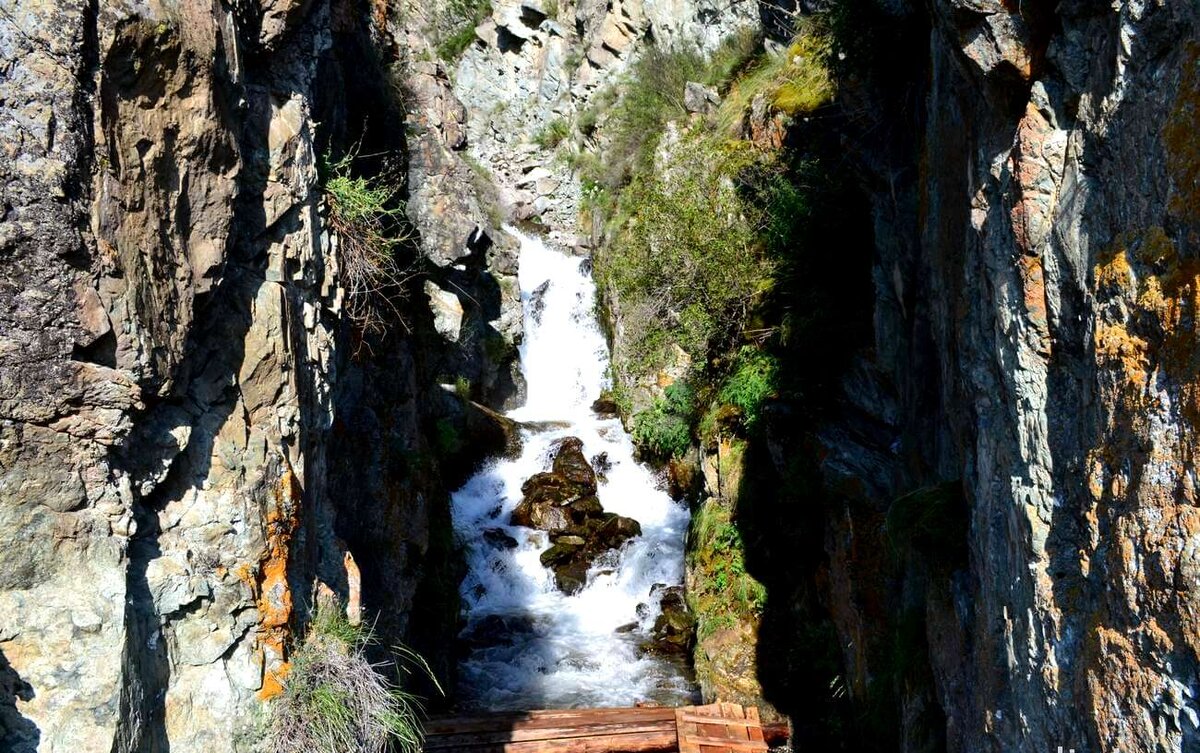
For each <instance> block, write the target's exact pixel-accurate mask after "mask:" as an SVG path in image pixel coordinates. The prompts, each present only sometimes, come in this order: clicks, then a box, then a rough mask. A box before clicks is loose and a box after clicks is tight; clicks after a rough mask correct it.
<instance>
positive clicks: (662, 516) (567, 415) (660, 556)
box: [453, 232, 695, 710]
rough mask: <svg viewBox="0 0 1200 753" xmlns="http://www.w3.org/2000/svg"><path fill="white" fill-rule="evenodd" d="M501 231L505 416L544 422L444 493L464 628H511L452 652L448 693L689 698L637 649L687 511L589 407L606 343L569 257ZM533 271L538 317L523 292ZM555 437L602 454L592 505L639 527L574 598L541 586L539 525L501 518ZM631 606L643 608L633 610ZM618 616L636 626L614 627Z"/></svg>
mask: <svg viewBox="0 0 1200 753" xmlns="http://www.w3.org/2000/svg"><path fill="white" fill-rule="evenodd" d="M514 235H516V236H517V237H518V238H519V239H520V241H521V254H520V272H519V280H520V285H521V298H522V303H523V305H524V313H525V340H524V343H523V345H522V347H521V369H522V372H523V373H524V375H525V380H526V383H527V385H528V395H529V397H528V400H527V402H526V404H525V405H524V406H523V407H521V408H519V409H517V410H514V411H512V412H510V413H509V414H508V415H509V417H510V418H513V419H514V420H517V421H521V422H553V428H550V429H547V430H541V431H531V430H526V431H524V432H523V435H524V448H523V451H522V453H521V456H520V458H518V459H516V460H498V461H495V462H493V463H492V464H490V465H489V466H487V467H485V468H484V469H483V470H482V471H480V472H479V473H478V474H477V475H476V476H474V477H473V478H472V479H470V480H469V481H468V482H467V483H466V484H465V485H464V486H463V488H462V489H460V490H459V491H458V492H456V493H455V494H454V496H453V506H454V526H455V529H456V531H457V533H458V535H459V537H460V538H461V540H463V541H464V542H465V543H466V545H467V548H468V551H467V561H468V565H469V568H470V571H469V574H468V575H467V577H466V579H465V580H464V582H463V584H462V596H463V602H464V605H465V609H466V614H467V618H468V625H467V627H466V629H465V631H464V635H468V636H469V635H471V634H472V631H473V630H475V629H476V627H477V626H478V624H479V623H480V621H481V620H485V619H486V618H488V617H490V616H493V615H498V616H501V617H504V618H506V621H507V622H508V624H509V625H511V626H516V629H513V630H510V631H508V632H507V633H506V637H505V638H504V640H503V641H502V642H503V643H505V644H508V645H488V646H484V647H480V648H475V649H474V650H473V651H472V652H471V653H470V655H469V656H467V657H466V658H465V659H464V660H463V661H462V662H461V663H460V678H459V679H460V691H461V696H462V703H463V705H464V706H466V707H468V708H476V709H493V710H506V709H530V708H571V707H587V706H632V705H633V704H634V703H636V702H638V701H645V700H653V701H658V702H660V703H666V704H672V705H677V704H684V703H687V702H691V701H692V700H694V692H695V691H694V688H693V687H692V685H691V683H690V682H689V681H688V680H687V678H686V677H685V675H684V670H683V669H682V668H681V667H679V666H677V665H676V664H674V663H672V662H670V661H667V660H663V659H660V658H655V657H648V656H641V654H640V652H639V650H638V644H639V643H641V642H643V641H645V640H647V639H648V638H649V636H650V631H651V628H652V627H653V625H654V619H655V617H656V616H657V615H658V614H659V607H658V599H657V595H656V596H655V597H652V596H651V593H650V591H651V587H652V586H654V585H655V584H659V583H663V584H668V585H675V584H679V583H681V582H682V581H683V539H684V532H685V531H686V529H687V524H688V513H687V510H686V509H685V508H684V507H683V506H681V505H679V504H677V503H675V502H673V501H672V500H671V499H670V497H668V496H667V494H666V493H665V492H663V491H660V490H659V489H657V488H656V485H655V481H654V478H653V477H652V475H651V473H650V471H649V470H648V469H646V468H645V467H644V466H642V465H639V464H638V463H636V462H635V461H634V459H633V444H632V441H631V440H630V438H629V436H628V435H627V434H626V433H625V431H624V430H623V429H622V427H621V424H620V422H619V421H618V420H616V419H600V418H597V417H596V416H595V415H594V414H593V413H592V411H591V404H592V402H593V401H594V400H595V399H596V398H597V397H599V395H600V391H601V390H602V389H603V388H604V387H605V386H606V379H607V377H606V373H607V368H608V358H609V354H608V347H607V345H606V343H605V340H604V336H603V335H602V333H601V331H600V327H599V325H598V324H597V322H596V317H595V311H594V309H595V295H596V291H595V286H594V284H593V282H592V279H591V275H590V273H589V270H588V269H587V268H586V267H585V266H584V264H583V260H582V259H580V258H579V257H573V256H568V255H566V254H563V253H561V252H559V251H557V250H554V249H551V248H548V247H547V246H546V245H545V244H544V243H543V242H542V241H541V240H540V239H538V238H534V237H527V236H524V235H522V234H520V233H515V232H514ZM546 282H549V287H548V288H547V289H546V290H545V291H544V293H543V294H542V295H541V296H540V298H541V301H542V303H541V310H540V314H538V313H537V311H536V310H537V306H535V305H534V304H535V300H536V299H537V298H538V297H539V296H538V295H537V294H535V291H537V290H538V288H539V287H540V286H542V285H543V284H545V283H546ZM568 436H575V437H579V438H580V439H581V440H583V444H584V453H585V454H586V455H587V457H588V458H589V459H591V458H594V457H595V456H596V455H598V454H600V453H608V458H609V461H610V462H611V463H612V468H611V470H609V471H608V472H607V477H608V480H607V482H603V481H602V482H601V483H600V489H599V494H598V496H599V498H600V502H601V504H603V506H604V509H605V511H607V512H615V513H618V514H620V515H626V516H628V517H631V518H634V519H635V520H637V521H638V522H639V523H641V525H642V535H641V537H639V538H635V539H633V540H631V541H630V542H628V543H627V544H626V545H625V546H624V547H623V548H622V549H621V550H620V551H619V552H616V553H613V554H612V555H611V556H609V557H606V558H602V559H601V560H599V561H597V563H596V564H595V565H594V566H593V567H592V569H591V571H590V572H589V574H588V583H587V586H586V587H585V588H584V589H583V591H581V592H580V593H578V594H576V595H575V596H566V595H564V594H563V593H561V592H560V591H559V590H558V589H557V588H555V586H554V580H553V574H552V573H551V572H550V571H549V570H548V569H547V568H545V567H543V566H542V564H541V562H539V560H538V557H539V555H540V554H541V553H542V552H544V551H545V550H546V549H548V548H549V546H550V541H549V538H548V536H547V534H546V533H544V532H541V531H534V530H531V529H528V528H522V527H519V526H510V525H508V520H509V514H510V513H511V512H512V510H513V508H514V507H516V506H517V503H518V502H520V501H521V485H522V484H523V483H524V482H525V480H526V479H528V478H529V477H530V476H532V475H533V474H535V473H538V472H539V471H544V470H549V467H550V460H551V453H552V450H553V446H554V445H555V444H556V443H557V442H558V441H559V440H561V439H562V438H563V437H568ZM488 529H501V530H502V531H503V532H504V533H506V534H508V535H509V536H511V537H512V538H514V539H516V540H517V542H518V546H517V548H515V549H511V550H505V549H503V548H501V547H498V546H496V545H493V544H492V543H489V542H488V541H487V539H485V538H484V532H485V531H487V530H488ZM493 538H495V534H493ZM639 604H644V605H646V606H645V607H643V608H642V610H641V611H642V615H641V616H639V615H638V605H639ZM491 622H493V623H494V622H496V620H495V619H492V620H491ZM630 623H636V624H637V627H636V628H635V629H633V630H632V631H629V632H622V633H617V632H616V630H617V628H618V627H622V626H628V625H629V624H630Z"/></svg>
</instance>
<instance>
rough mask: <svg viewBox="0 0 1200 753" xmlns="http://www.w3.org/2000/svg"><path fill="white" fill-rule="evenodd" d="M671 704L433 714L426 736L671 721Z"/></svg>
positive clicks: (426, 729)
mask: <svg viewBox="0 0 1200 753" xmlns="http://www.w3.org/2000/svg"><path fill="white" fill-rule="evenodd" d="M674 719H675V709H673V708H635V709H556V710H552V711H522V712H511V713H499V714H481V715H479V716H469V717H434V718H432V719H430V720H429V721H428V722H426V723H425V734H426V736H435V735H440V734H446V733H451V734H453V733H456V732H470V731H477V730H488V729H497V728H500V727H506V726H519V727H522V728H533V727H539V726H558V725H561V724H564V723H567V724H569V723H579V724H590V723H605V722H613V721H631V722H652V721H674Z"/></svg>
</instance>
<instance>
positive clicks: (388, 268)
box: [321, 153, 416, 331]
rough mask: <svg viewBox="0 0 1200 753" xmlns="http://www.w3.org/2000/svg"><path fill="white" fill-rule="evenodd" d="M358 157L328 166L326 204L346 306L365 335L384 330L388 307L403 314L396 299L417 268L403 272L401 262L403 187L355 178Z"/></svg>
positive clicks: (386, 181)
mask: <svg viewBox="0 0 1200 753" xmlns="http://www.w3.org/2000/svg"><path fill="white" fill-rule="evenodd" d="M355 156H356V155H355V154H353V153H350V154H347V155H346V156H344V157H343V158H342V159H341V160H339V161H337V162H332V163H331V162H329V161H328V160H326V161H324V163H323V165H322V170H321V172H322V174H323V175H324V180H325V200H326V203H327V205H328V207H329V225H330V227H331V229H332V230H333V232H334V234H335V235H336V236H337V241H338V266H339V272H340V274H341V282H342V288H343V289H344V291H345V294H346V296H345V306H346V311H347V313H348V315H349V316H350V318H351V320H352V321H354V322H355V323H356V324H358V325H359V326H360V327H361V328H362V329H363V330H364V331H372V330H382V329H383V328H384V320H383V315H382V314H383V308H382V306H385V305H386V306H389V307H390V308H391V309H392V311H393V313H395V314H397V315H399V310H398V309H397V307H396V305H395V303H394V302H393V299H394V298H395V297H397V296H399V295H402V294H403V292H404V286H405V283H407V282H408V280H409V279H411V278H412V277H413V276H414V275H415V273H416V272H415V269H416V267H415V263H414V264H413V265H410V266H408V267H402V266H401V264H400V263H399V260H398V258H397V252H398V251H399V250H400V247H401V246H402V245H403V244H404V243H405V242H406V241H407V240H409V238H410V236H411V233H409V232H408V230H407V225H406V224H405V219H404V204H403V203H402V202H401V201H400V200H399V191H400V182H399V181H398V180H397V181H391V180H389V178H388V176H387V175H386V174H383V175H369V176H368V175H356V174H355V173H354V172H353V171H352V166H353V162H354V159H355Z"/></svg>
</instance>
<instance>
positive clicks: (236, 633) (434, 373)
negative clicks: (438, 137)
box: [0, 0, 520, 751]
mask: <svg viewBox="0 0 1200 753" xmlns="http://www.w3.org/2000/svg"><path fill="white" fill-rule="evenodd" d="M0 12H2V13H0V54H2V57H3V65H2V70H3V73H2V74H0V99H2V100H3V103H4V104H3V110H2V111H0V141H2V143H3V153H4V157H3V159H0V163H2V165H0V172H2V173H3V175H2V176H0V180H2V182H3V189H2V191H3V194H2V201H0V206H2V209H0V246H2V251H0V259H2V264H3V275H2V279H3V282H2V283H0V311H2V312H3V313H2V314H0V322H2V324H0V332H2V334H0V342H2V345H0V385H2V388H0V395H2V397H0V406H2V407H0V437H2V438H0V551H2V552H3V554H2V555H0V573H2V575H0V624H2V627H0V741H2V744H0V747H3V748H4V749H5V750H13V751H29V750H34V749H37V750H42V751H61V750H74V751H82V750H102V749H103V750H113V751H132V750H139V751H149V750H167V749H174V750H202V749H205V750H235V749H240V748H245V749H249V746H251V745H253V744H255V742H256V740H257V739H258V738H259V737H261V717H262V716H263V712H262V709H263V702H264V701H265V700H267V699H269V698H271V697H272V696H273V695H274V694H276V693H278V692H279V689H280V684H281V682H282V681H284V680H285V678H286V673H287V670H288V667H289V665H288V655H289V651H290V647H291V644H292V641H293V640H294V636H296V635H298V634H299V633H300V631H301V630H302V628H303V625H304V624H305V622H306V621H307V620H308V618H309V609H310V605H311V599H312V596H313V594H314V592H315V589H316V587H317V585H318V584H321V585H322V587H325V588H329V589H332V590H333V591H334V592H335V593H337V594H339V595H340V596H341V597H342V598H343V599H349V600H350V601H351V602H352V604H355V605H357V604H361V606H363V607H364V608H366V610H367V613H368V615H369V616H370V617H371V619H373V620H375V621H376V629H377V631H378V632H379V635H380V637H381V638H382V639H383V640H385V641H388V642H394V641H398V640H401V639H409V638H411V639H412V640H413V641H414V642H416V643H421V642H422V641H426V645H422V646H421V647H422V649H425V650H427V651H428V652H430V656H431V660H433V661H434V664H435V665H437V666H438V667H439V669H440V670H441V673H442V676H443V677H445V676H446V673H447V672H448V665H447V664H446V662H447V661H448V660H449V658H448V657H449V652H448V647H447V646H446V645H445V642H444V641H442V640H440V639H441V637H442V636H443V635H444V633H445V631H446V630H451V631H453V630H454V625H455V621H456V618H457V607H456V602H455V597H454V594H455V593H456V590H455V586H454V583H455V578H456V576H455V575H454V572H455V569H454V568H455V565H454V562H453V557H452V553H451V552H449V551H448V544H447V543H446V539H447V538H448V536H449V525H448V515H449V511H448V499H447V496H446V483H445V482H444V481H443V471H442V469H441V467H440V464H439V458H444V457H447V456H449V455H450V454H451V453H450V452H448V451H446V448H443V447H440V446H439V445H438V443H437V440H436V437H437V436H438V432H437V429H436V428H435V427H438V426H444V427H445V430H444V431H443V432H442V434H447V433H453V432H455V431H458V430H459V428H458V423H456V422H461V421H462V420H463V416H464V415H465V411H469V408H464V405H466V404H465V403H463V402H462V401H461V400H460V399H459V398H456V397H453V396H451V395H448V394H447V393H446V392H445V391H444V390H442V389H440V388H439V387H438V386H437V382H439V381H449V382H450V383H453V382H454V380H455V376H456V372H455V371H453V369H459V370H461V371H470V373H469V374H468V376H467V377H466V378H471V379H475V380H476V382H477V385H478V386H477V387H476V391H475V393H474V395H473V396H474V397H476V398H478V399H480V400H486V401H495V402H496V403H498V404H499V403H502V402H504V401H505V400H510V399H512V395H514V394H515V393H516V391H517V386H516V385H513V384H511V383H510V382H511V380H510V382H506V381H505V378H504V376H503V375H504V374H506V373H511V371H510V370H509V369H508V366H507V364H509V363H510V362H511V360H512V357H513V355H512V354H513V343H514V341H515V339H516V338H517V337H519V331H514V330H513V327H512V326H507V328H506V331H505V332H504V334H501V333H500V331H498V330H497V329H496V328H495V327H492V326H491V325H490V324H489V322H490V321H498V320H500V319H502V318H505V317H507V321H515V322H517V324H516V327H517V329H518V330H519V321H520V320H519V306H517V308H516V313H514V312H513V311H512V310H505V311H502V309H503V308H504V306H503V305H502V303H501V301H500V296H499V295H498V294H496V295H494V296H493V297H492V298H491V299H488V298H486V297H485V296H484V294H483V293H482V292H480V291H481V290H494V289H497V288H498V284H497V283H496V282H495V280H493V279H492V278H491V277H490V273H489V272H488V270H487V268H486V264H484V263H483V261H482V249H483V248H484V247H485V246H486V245H488V244H487V242H486V239H487V238H488V237H495V236H496V235H497V231H496V228H495V227H494V226H490V225H487V220H485V219H482V218H476V221H477V224H472V225H471V226H470V227H464V226H463V223H464V222H468V221H470V220H471V218H467V217H462V216H460V215H459V214H454V215H452V216H441V215H439V214H436V213H435V214H433V215H431V216H430V217H428V218H417V220H418V221H417V222H416V224H415V226H414V228H413V230H412V231H411V232H413V233H414V235H413V237H412V242H411V243H409V244H408V245H407V246H406V247H405V248H404V249H403V250H402V251H399V252H397V253H404V254H407V255H408V256H407V257H406V264H411V265H412V266H413V268H420V267H421V266H422V265H424V264H429V265H430V266H431V267H433V268H434V269H438V268H440V267H441V266H444V265H446V264H447V263H448V261H460V262H466V263H470V264H473V265H474V269H473V270H472V271H469V272H465V273H464V277H469V279H466V280H460V281H459V290H461V291H462V297H463V298H464V299H468V298H470V299H471V301H479V300H482V301H484V302H485V303H486V304H487V305H488V306H489V307H490V308H488V309H487V310H486V311H483V310H481V305H477V304H476V303H467V304H466V305H463V304H461V303H458V302H457V301H458V298H457V296H456V295H449V300H448V301H447V304H446V305H448V306H450V307H451V308H455V307H456V308H457V311H456V313H457V314H458V315H459V316H460V317H461V318H463V319H465V320H466V322H467V323H466V324H465V325H463V329H464V330H465V329H467V328H473V329H471V331H473V332H474V331H478V332H481V333H482V332H484V331H485V330H486V331H487V333H488V334H489V335H490V336H491V337H492V338H493V339H494V340H495V341H497V342H498V343H499V344H498V345H496V344H494V343H493V344H491V347H490V349H487V350H486V352H487V353H488V356H487V357H483V356H482V355H481V354H483V353H484V352H485V347H486V346H487V345H489V343H485V342H483V340H482V338H477V339H476V341H475V342H474V343H473V344H471V345H469V346H468V345H465V344H464V345H460V344H459V343H458V342H457V339H458V334H459V333H458V330H457V329H455V330H453V331H452V330H451V329H450V328H448V327H440V328H439V327H436V326H435V317H434V313H433V312H431V311H430V309H429V308H428V303H427V302H426V301H425V300H423V298H422V291H421V290H419V289H418V290H416V291H413V292H411V293H408V294H407V298H405V299H402V300H401V301H400V303H398V304H395V305H392V306H391V308H390V310H388V311H385V314H384V318H385V320H386V322H387V327H386V328H385V331H384V332H382V333H379V332H370V331H363V330H362V328H361V327H359V326H357V323H356V322H354V321H352V320H351V318H350V317H348V316H347V314H346V303H347V301H346V298H345V296H346V295H347V293H346V291H345V289H344V284H343V283H344V278H343V277H342V276H341V274H342V270H341V269H340V265H341V263H342V260H343V257H341V256H340V255H339V250H338V238H337V237H335V236H334V235H333V234H332V233H331V231H330V226H329V211H330V209H329V200H328V199H327V197H326V194H325V190H324V186H323V184H324V182H325V181H326V180H327V179H328V177H329V176H328V175H327V174H322V173H323V172H327V171H328V169H329V168H328V167H326V166H325V165H326V163H327V162H328V161H329V160H331V159H335V160H336V159H340V158H341V157H342V156H343V155H345V154H350V155H351V157H352V158H355V159H357V155H359V154H360V153H361V155H362V160H363V162H362V163H361V164H359V163H357V162H356V163H355V166H354V169H355V170H358V171H365V172H366V174H367V175H380V174H384V173H385V172H386V169H388V168H386V166H381V165H380V161H379V160H378V155H379V153H380V152H382V153H385V154H386V155H389V156H388V157H387V159H388V160H390V161H391V163H393V164H395V165H398V166H399V167H398V168H392V169H393V170H394V171H395V170H399V177H397V178H396V179H395V180H396V181H397V182H398V183H401V184H402V178H403V171H404V169H405V165H406V164H407V160H406V157H407V153H406V148H407V144H406V143H405V138H404V119H405V113H404V111H403V110H402V109H401V108H400V107H399V105H398V102H399V100H400V99H401V97H400V95H399V92H398V90H399V89H401V88H403V86H404V85H405V82H403V81H400V82H395V81H393V78H392V77H391V76H390V75H389V68H391V67H392V65H393V63H395V62H397V60H398V59H399V57H400V52H399V51H398V48H397V45H396V42H395V40H394V38H393V37H392V35H391V33H390V32H389V31H388V28H387V24H388V20H387V18H386V17H385V16H386V14H378V15H379V16H380V17H379V18H375V17H373V16H372V15H371V13H370V12H369V10H368V9H367V8H365V7H360V6H359V5H358V4H357V3H340V2H325V1H323V0H316V1H315V2H291V1H289V0H283V1H281V2H273V3H263V4H258V3H253V2H250V3H242V2H239V3H228V4H224V3H197V2H190V1H185V2H180V3H157V2H151V3H141V2H101V3H94V2H92V3H89V2H65V3H64V2H32V3H30V2H21V3H5V4H4V5H3V6H0ZM429 112H430V111H429V110H428V109H426V110H421V109H417V110H416V113H417V117H428V116H429ZM368 148H369V149H368ZM369 150H374V154H371V153H370V152H369ZM373 158H374V159H375V160H376V161H374V162H372V161H371V160H372V159H373ZM426 190H428V189H426ZM463 193H464V192H463V191H461V190H457V189H456V191H455V192H454V194H452V195H454V196H455V197H456V198H459V200H469V197H465V198H464V197H463ZM432 196H433V198H432V199H431V200H430V201H429V202H426V203H432V204H434V205H436V204H437V203H438V202H439V201H442V202H444V200H445V196H444V195H443V196H438V195H436V193H434V194H432ZM423 206H425V204H423V203H421V202H412V203H410V204H409V208H410V210H411V211H413V212H416V211H418V210H420V208H421V207H423ZM450 219H453V221H454V223H456V224H448V223H449V221H450ZM477 251H478V253H477ZM447 256H449V257H450V258H449V259H447ZM476 259H479V260H480V261H479V262H478V263H476V262H475V260H476ZM509 263H510V264H511V261H510V262H509ZM434 279H437V278H436V276H435V277H434ZM390 292H391V293H394V294H396V295H402V294H403V291H402V290H399V289H397V290H394V291H390ZM473 293H474V294H475V295H474V296H473V297H472V294H473ZM441 300H446V297H445V296H443V297H442V299H441ZM379 305H382V304H379ZM508 305H509V307H510V309H511V306H512V305H513V304H512V302H508ZM418 343H419V345H417V344H418ZM414 346H415V347H414ZM447 364H450V365H449V366H448V365H447ZM480 375H483V376H482V377H481V376H480ZM441 422H444V423H441ZM430 437H434V438H435V439H433V440H430V439H429V438H430ZM455 449H456V450H457V451H458V455H459V461H460V462H465V463H470V462H471V455H472V453H476V452H478V451H479V449H480V448H478V447H476V448H472V449H471V450H470V451H469V452H468V451H463V448H455ZM454 472H455V471H453V469H450V471H449V473H450V474H451V475H453V473H454ZM458 472H460V473H461V471H458ZM417 602H421V603H422V604H428V605H429V606H428V608H427V609H423V610H422V609H416V608H415V607H414V604H415V603H417ZM414 613H415V614H417V615H418V617H416V618H414V617H413V615H414ZM429 636H434V637H437V638H438V639H439V640H438V641H427V640H426V639H427V638H428V637H429ZM439 651H440V653H436V652H439Z"/></svg>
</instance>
